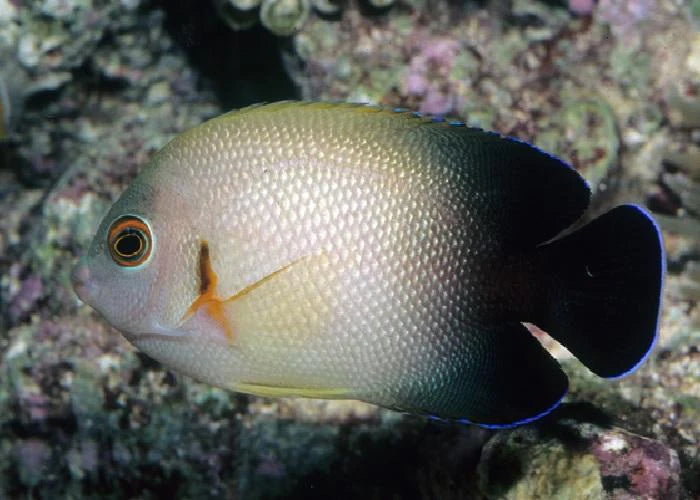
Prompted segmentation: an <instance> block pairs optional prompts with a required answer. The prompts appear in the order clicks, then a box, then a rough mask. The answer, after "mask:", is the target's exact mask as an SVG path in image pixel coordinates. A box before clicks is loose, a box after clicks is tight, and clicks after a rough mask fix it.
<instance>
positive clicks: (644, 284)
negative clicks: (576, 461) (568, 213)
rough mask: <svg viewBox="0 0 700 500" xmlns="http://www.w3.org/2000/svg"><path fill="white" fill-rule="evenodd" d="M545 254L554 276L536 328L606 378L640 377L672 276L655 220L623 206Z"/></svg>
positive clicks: (556, 243) (549, 247) (548, 248)
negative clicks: (667, 271) (639, 369)
mask: <svg viewBox="0 0 700 500" xmlns="http://www.w3.org/2000/svg"><path fill="white" fill-rule="evenodd" d="M541 250H542V255H543V257H544V262H545V263H544V265H545V266H547V267H548V268H550V269H551V270H552V271H553V275H554V276H553V287H552V289H551V290H550V292H549V304H548V310H547V311H546V313H545V314H544V317H542V318H540V319H539V321H535V323H536V324H537V325H538V326H540V327H541V328H542V329H544V330H545V331H547V332H548V333H549V334H550V335H551V336H552V337H554V338H555V339H556V340H558V341H559V342H561V343H562V344H563V345H564V346H565V347H566V348H568V349H569V350H570V351H571V352H572V353H573V355H574V356H576V357H577V358H578V359H579V360H580V361H581V362H582V363H583V364H585V365H586V366H587V367H588V368H589V369H590V370H591V371H593V372H594V373H596V374H597V375H599V376H601V377H608V378H617V377H622V376H624V375H627V374H628V373H630V372H632V371H633V370H634V369H636V368H637V367H638V366H639V365H640V364H641V363H642V362H643V361H644V360H645V359H646V357H647V356H648V355H649V353H650V352H651V349H652V347H653V345H654V342H655V340H656V336H657V331H658V323H659V309H660V301H661V289H662V283H663V276H664V271H665V257H664V252H663V244H662V241H661V234H660V232H659V229H658V227H657V226H656V224H655V223H654V221H653V220H652V218H651V216H650V215H649V214H647V213H646V212H645V211H644V210H643V209H641V208H640V207H638V206H634V205H621V206H618V207H616V208H614V209H612V210H610V211H609V212H607V213H606V214H604V215H602V216H601V217H599V218H598V219H596V220H594V221H593V222H591V223H590V224H588V225H586V226H584V227H583V228H582V229H580V230H579V231H577V232H575V233H572V234H570V235H568V236H566V237H564V238H562V239H561V240H557V241H554V242H552V243H550V244H548V245H545V246H543V247H541Z"/></svg>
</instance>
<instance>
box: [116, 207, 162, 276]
mask: <svg viewBox="0 0 700 500" xmlns="http://www.w3.org/2000/svg"><path fill="white" fill-rule="evenodd" d="M108 234H109V235H108V237H107V245H108V247H109V253H110V255H111V256H112V260H114V262H116V263H117V264H118V265H120V266H123V267H134V266H138V265H140V264H143V263H144V262H146V260H148V257H149V256H150V255H151V249H152V247H153V244H152V239H151V230H150V228H149V227H148V225H147V224H146V223H145V222H144V221H143V220H141V219H140V218H138V217H136V216H133V215H127V216H124V217H120V218H118V219H117V220H115V221H114V222H112V225H111V226H110V228H109V233H108Z"/></svg>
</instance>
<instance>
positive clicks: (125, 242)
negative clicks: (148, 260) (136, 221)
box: [114, 231, 143, 258]
mask: <svg viewBox="0 0 700 500" xmlns="http://www.w3.org/2000/svg"><path fill="white" fill-rule="evenodd" d="M114 249H115V250H116V251H117V253H118V254H119V256H121V257H125V258H130V257H138V256H139V254H140V253H141V250H142V249H143V240H142V236H141V234H139V233H137V232H132V231H124V233H123V234H122V235H121V236H119V238H117V241H116V242H115V243H114Z"/></svg>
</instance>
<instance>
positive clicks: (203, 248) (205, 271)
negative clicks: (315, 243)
mask: <svg viewBox="0 0 700 500" xmlns="http://www.w3.org/2000/svg"><path fill="white" fill-rule="evenodd" d="M305 259H306V257H302V258H300V259H297V260H295V261H294V262H291V263H289V264H287V265H286V266H283V267H281V268H280V269H277V270H276V271H273V272H271V273H270V274H267V275H265V276H263V277H262V278H260V279H259V280H258V281H256V282H254V283H252V284H250V285H248V286H246V287H245V288H243V289H241V290H240V291H238V292H236V293H235V294H234V295H232V296H230V297H227V298H221V297H219V296H218V295H217V293H216V286H217V284H218V282H219V279H218V276H217V275H216V273H215V272H214V269H213V268H212V265H211V258H210V255H209V244H208V243H207V241H202V242H201V245H200V249H199V283H200V286H199V296H198V297H197V298H196V299H195V300H194V302H192V305H190V307H189V308H188V309H187V312H186V313H185V315H184V317H183V321H184V320H186V319H188V318H190V317H191V316H193V315H195V314H205V315H206V319H207V320H209V321H211V322H213V323H214V326H215V327H218V328H219V329H220V331H221V332H223V334H224V337H225V338H226V340H227V342H228V343H229V344H232V343H233V342H234V340H235V337H236V332H235V331H234V328H233V326H232V325H231V323H230V321H229V318H228V317H227V311H226V309H227V308H226V305H227V304H229V303H232V302H235V301H237V300H240V299H242V298H244V297H246V296H247V295H248V294H250V293H251V292H252V291H253V290H256V289H257V288H259V287H260V286H262V285H264V284H266V283H268V282H269V281H271V280H273V279H274V278H275V277H277V276H279V275H280V274H281V273H283V272H284V271H286V270H288V269H289V268H291V267H292V266H294V265H295V264H297V263H298V262H300V261H302V260H305Z"/></svg>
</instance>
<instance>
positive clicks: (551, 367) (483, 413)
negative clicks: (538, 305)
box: [438, 323, 568, 428]
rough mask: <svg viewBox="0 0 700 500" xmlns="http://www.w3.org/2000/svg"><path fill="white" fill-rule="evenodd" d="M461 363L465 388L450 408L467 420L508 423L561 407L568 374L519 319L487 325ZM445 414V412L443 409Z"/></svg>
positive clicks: (485, 424)
mask: <svg viewBox="0 0 700 500" xmlns="http://www.w3.org/2000/svg"><path fill="white" fill-rule="evenodd" d="M471 335H472V338H473V339H474V341H473V342H472V344H473V345H472V347H471V349H470V351H469V355H468V358H467V361H466V363H465V365H464V367H463V369H462V380H461V381H460V386H461V390H463V391H464V398H463V399H462V401H461V402H460V401H459V398H457V399H456V408H454V409H453V410H452V411H450V413H451V415H455V416H456V417H455V418H456V419H457V420H458V421H460V422H464V423H474V424H478V425H481V426H483V427H488V428H507V427H514V426H517V425H521V424H526V423H529V422H532V421H534V420H537V419H538V418H541V417H543V416H544V415H546V414H548V413H549V412H550V411H552V410H553V409H554V408H556V407H557V406H558V405H559V403H560V402H561V400H562V399H563V397H564V396H565V395H566V393H567V389H568V379H567V377H566V375H565V374H564V372H563V371H562V370H561V368H560V367H559V364H558V363H557V362H556V360H554V358H552V356H551V355H550V354H549V353H548V352H547V351H546V350H545V349H544V348H543V347H542V345H541V344H540V343H539V342H538V340H537V339H536V338H535V337H534V336H533V335H532V334H531V333H530V332H529V331H528V330H527V329H526V328H525V326H523V325H522V324H520V323H506V324H502V325H497V326H490V327H484V328H482V329H480V330H478V331H474V332H472V333H471ZM438 416H441V415H438Z"/></svg>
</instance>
